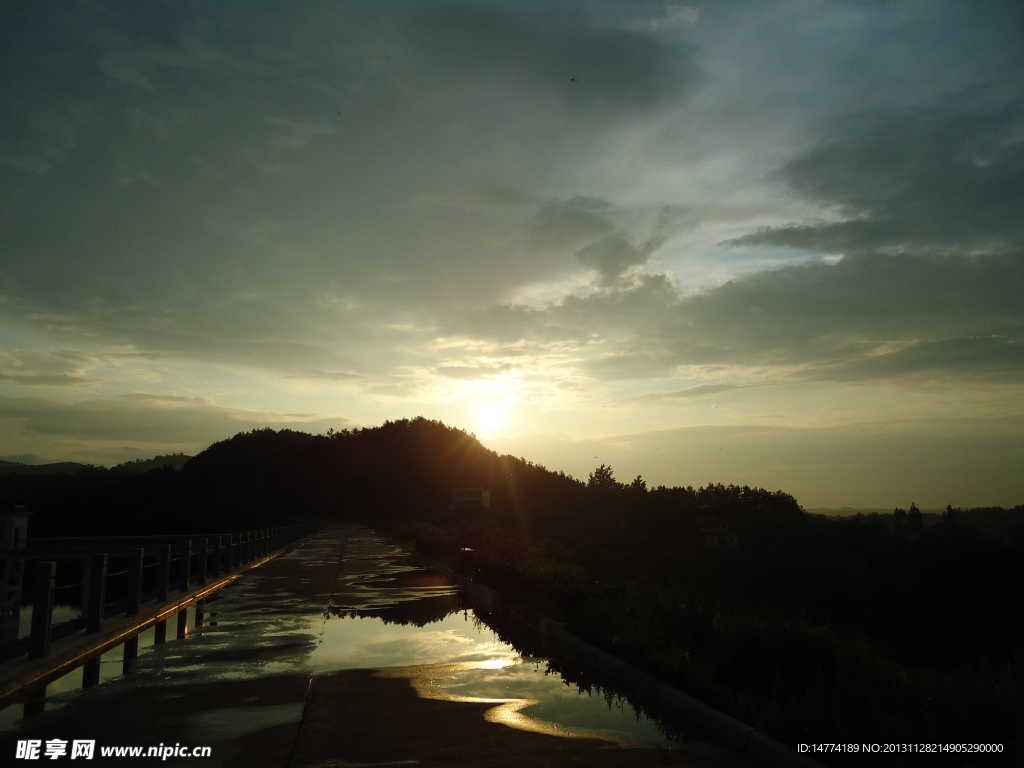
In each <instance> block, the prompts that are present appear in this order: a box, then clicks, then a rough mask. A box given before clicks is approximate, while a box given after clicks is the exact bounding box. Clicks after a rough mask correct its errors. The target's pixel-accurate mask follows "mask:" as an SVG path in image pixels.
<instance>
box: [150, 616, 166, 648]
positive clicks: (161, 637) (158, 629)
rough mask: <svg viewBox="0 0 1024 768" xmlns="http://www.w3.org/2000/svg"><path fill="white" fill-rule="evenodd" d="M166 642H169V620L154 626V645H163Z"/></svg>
mask: <svg viewBox="0 0 1024 768" xmlns="http://www.w3.org/2000/svg"><path fill="white" fill-rule="evenodd" d="M165 642H167V619H164V620H163V621H158V622H157V623H156V624H154V625H153V645H162V644H163V643H165Z"/></svg>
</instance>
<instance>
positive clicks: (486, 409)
mask: <svg viewBox="0 0 1024 768" xmlns="http://www.w3.org/2000/svg"><path fill="white" fill-rule="evenodd" d="M476 423H477V426H478V427H479V428H480V430H481V431H482V432H494V431H495V430H497V429H500V428H501V425H502V424H504V423H505V406H504V405H503V404H502V403H497V402H495V401H493V400H485V401H484V402H482V403H480V405H479V406H477V409H476Z"/></svg>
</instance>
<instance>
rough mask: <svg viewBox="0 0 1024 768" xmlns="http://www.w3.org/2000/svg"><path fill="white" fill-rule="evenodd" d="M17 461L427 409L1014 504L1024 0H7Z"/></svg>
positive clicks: (649, 465)
mask: <svg viewBox="0 0 1024 768" xmlns="http://www.w3.org/2000/svg"><path fill="white" fill-rule="evenodd" d="M0 75H2V76H0V200H2V203H3V205H2V207H0V458H3V459H6V460H13V461H25V462H30V463H41V462H49V461H58V460H60V461H64V460H67V461H80V462H87V463H93V464H98V465H104V466H109V465H113V464H117V463H120V462H123V461H126V460H129V459H134V458H142V457H151V456H154V455H157V454H163V453H172V452H183V453H189V454H191V453H196V452H198V451H200V450H202V449H203V448H204V447H206V446H207V445H209V444H211V443H212V442H214V441H217V440H221V439H225V438H227V437H230V436H231V435H233V434H235V433H237V432H239V431H243V430H249V429H253V428H257V427H264V426H271V427H274V428H290V429H299V430H303V431H306V432H311V433H323V432H326V431H327V430H328V429H332V428H333V429H346V428H347V429H353V428H358V427H368V426H375V425H379V424H381V423H383V422H384V421H386V420H394V419H401V418H412V417H415V416H420V415H422V416H425V417H427V418H430V419H439V420H441V421H443V422H445V423H446V424H449V425H451V426H454V427H459V428H462V429H465V430H467V431H469V432H472V433H474V434H476V435H477V436H478V437H480V438H481V440H482V441H483V442H484V443H485V444H486V445H487V446H488V447H490V448H493V449H494V450H496V451H499V452H501V453H511V454H514V455H517V456H522V457H524V458H527V459H529V460H531V461H534V462H536V463H539V464H543V465H545V466H547V467H548V468H550V469H553V470H562V471H565V472H568V473H569V474H572V475H574V476H576V477H579V478H581V479H586V477H587V475H588V473H589V472H590V471H592V470H593V469H594V468H595V467H596V466H597V465H598V464H602V463H603V464H610V465H611V466H612V467H613V468H614V470H615V473H616V477H617V478H618V479H619V480H622V481H624V482H628V481H629V480H631V479H632V478H633V477H635V476H636V475H638V474H641V475H642V476H643V477H644V478H645V479H646V480H647V482H648V484H649V485H650V486H656V485H661V484H664V485H670V486H671V485H684V486H685V485H693V486H701V485H705V484H707V483H711V482H716V483H719V482H720V483H735V484H739V485H751V486H761V487H765V488H768V489H769V490H775V489H781V490H784V491H787V492H789V493H792V494H793V495H794V496H795V497H796V498H797V500H798V501H799V502H800V503H801V504H803V505H804V506H807V507H818V506H832V507H839V506H861V507H887V506H897V505H899V506H907V505H909V503H910V502H911V501H914V502H916V503H917V504H918V505H922V506H929V505H931V506H945V505H946V504H947V503H951V504H953V505H954V506H979V505H997V504H998V505H1005V506H1010V505H1016V504H1021V503H1024V473H1022V472H1021V471H1020V467H1021V466H1024V396H1022V395H1024V387H1022V384H1024V301H1022V298H1021V297H1024V241H1022V235H1024V5H1022V4H1020V3H1019V2H1013V1H1012V0H1006V1H1000V0H975V2H971V3H964V2H960V0H720V1H717V2H716V1H712V0H709V1H708V2H704V3H684V2H648V1H647V0H634V1H632V2H627V1H625V0H615V1H614V2H611V1H602V0H585V1H584V0H579V1H576V0H543V2H539V1H532V0H516V2H444V1H442V0H432V1H431V2H411V1H410V2H389V3H366V2H337V1H336V0H329V1H328V0H304V1H303V2H302V3H281V2H269V1H267V0H245V1H244V2H243V1H242V0H219V1H218V2H217V3H207V2H198V1H197V2H189V1H188V0H175V2H161V1H160V0H148V1H147V2H145V3H138V2H134V0H80V1H79V2H60V3H58V2H38V0H7V1H6V2H4V3H3V4H2V5H0Z"/></svg>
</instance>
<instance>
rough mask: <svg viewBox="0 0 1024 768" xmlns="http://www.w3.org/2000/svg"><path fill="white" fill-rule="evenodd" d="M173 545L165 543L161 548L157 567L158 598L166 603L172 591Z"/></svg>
mask: <svg viewBox="0 0 1024 768" xmlns="http://www.w3.org/2000/svg"><path fill="white" fill-rule="evenodd" d="M170 585H171V545H170V544H164V545H163V547H162V548H161V550H160V563H159V565H157V567H156V600H157V602H158V603H166V602H167V595H168V593H169V592H170V591H171V589H170Z"/></svg>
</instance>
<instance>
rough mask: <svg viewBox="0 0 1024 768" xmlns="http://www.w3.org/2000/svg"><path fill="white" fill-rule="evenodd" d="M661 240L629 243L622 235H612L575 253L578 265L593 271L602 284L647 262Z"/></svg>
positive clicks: (661, 243) (660, 243) (653, 239)
mask: <svg viewBox="0 0 1024 768" xmlns="http://www.w3.org/2000/svg"><path fill="white" fill-rule="evenodd" d="M664 242H665V241H664V240H663V239H662V238H652V239H650V240H647V241H645V242H642V243H631V242H629V241H628V240H627V239H626V238H625V237H624V236H623V235H621V234H619V233H613V234H610V235H605V236H604V237H602V238H601V239H600V240H598V241H596V242H593V243H591V244H590V245H587V246H584V247H583V248H580V249H579V250H578V251H576V258H577V259H578V260H579V262H580V264H583V265H584V266H586V267H589V268H590V269H592V270H594V271H595V272H596V273H597V274H598V276H599V278H600V280H601V281H602V282H604V283H608V282H611V281H612V280H614V279H615V278H617V277H619V276H620V275H621V274H622V273H623V272H625V271H626V270H627V269H629V268H630V267H636V266H639V265H641V264H644V263H646V262H647V259H648V258H649V257H650V255H651V254H652V253H654V252H655V251H656V250H658V248H660V247H661V246H662V245H663V244H664Z"/></svg>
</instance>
